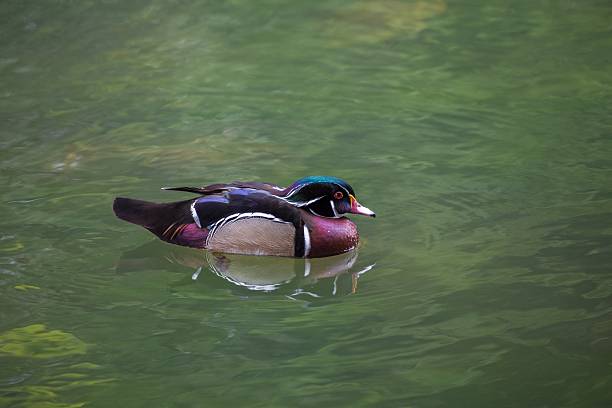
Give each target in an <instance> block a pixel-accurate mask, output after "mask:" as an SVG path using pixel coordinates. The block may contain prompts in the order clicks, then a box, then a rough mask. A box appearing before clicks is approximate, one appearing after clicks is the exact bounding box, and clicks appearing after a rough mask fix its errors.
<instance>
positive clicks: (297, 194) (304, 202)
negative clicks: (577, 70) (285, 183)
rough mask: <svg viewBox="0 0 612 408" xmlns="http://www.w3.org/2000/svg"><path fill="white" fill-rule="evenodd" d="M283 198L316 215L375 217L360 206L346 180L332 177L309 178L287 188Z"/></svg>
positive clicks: (371, 212) (329, 216)
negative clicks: (349, 214)
mask: <svg viewBox="0 0 612 408" xmlns="http://www.w3.org/2000/svg"><path fill="white" fill-rule="evenodd" d="M282 196H283V198H285V199H286V200H287V201H288V202H290V203H291V204H293V205H295V206H296V207H300V208H303V209H305V210H307V211H309V212H311V213H312V214H314V215H318V216H320V217H328V218H339V217H341V216H342V215H343V214H346V213H351V214H361V215H367V216H370V217H375V216H376V214H374V212H373V211H371V210H369V209H368V208H366V207H364V206H362V205H361V204H359V202H358V201H357V199H356V198H355V191H354V190H353V188H352V187H351V186H350V185H349V184H348V183H347V182H346V181H344V180H342V179H339V178H337V177H331V176H308V177H304V178H301V179H299V180H297V181H296V182H294V183H293V184H292V185H290V186H289V187H287V188H286V189H285V191H284V192H283V195H282Z"/></svg>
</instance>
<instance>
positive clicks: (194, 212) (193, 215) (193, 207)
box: [191, 200, 202, 228]
mask: <svg viewBox="0 0 612 408" xmlns="http://www.w3.org/2000/svg"><path fill="white" fill-rule="evenodd" d="M196 203H197V200H194V201H193V203H191V217H192V218H193V220H194V221H195V223H196V224H197V226H198V227H200V228H202V225H201V224H200V217H198V212H197V211H196V209H195V205H196Z"/></svg>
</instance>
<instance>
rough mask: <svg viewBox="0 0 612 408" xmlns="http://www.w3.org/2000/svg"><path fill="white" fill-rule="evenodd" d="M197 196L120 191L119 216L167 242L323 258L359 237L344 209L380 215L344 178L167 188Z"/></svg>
mask: <svg viewBox="0 0 612 408" xmlns="http://www.w3.org/2000/svg"><path fill="white" fill-rule="evenodd" d="M163 190H174V191H186V192H190V193H195V194H198V195H200V197H198V198H195V199H190V200H186V201H178V202H172V203H161V204H157V203H151V202H147V201H141V200H134V199H131V198H122V197H117V198H115V201H114V203H113V211H114V212H115V215H116V216H117V217H119V218H121V219H122V220H125V221H128V222H131V223H134V224H137V225H141V226H143V227H144V228H146V229H148V230H149V231H151V232H152V233H153V234H155V235H157V236H158V237H159V238H160V239H162V240H163V241H166V242H169V243H172V244H176V245H183V246H189V247H195V248H205V249H210V250H212V251H216V252H225V253H234V254H248V255H272V256H293V257H300V258H318V257H324V256H331V255H337V254H341V253H344V252H347V251H350V250H351V249H353V248H355V247H356V246H357V244H358V242H359V234H358V233H357V227H356V226H355V224H353V222H351V221H350V220H349V219H348V218H345V217H344V216H343V214H349V213H350V214H361V215H366V216H369V217H374V216H375V214H374V212H372V211H371V210H369V209H368V208H366V207H364V206H362V205H361V204H359V202H358V201H357V199H356V198H355V192H354V191H353V188H352V187H351V186H350V185H349V184H348V183H347V182H345V181H344V180H341V179H339V178H336V177H328V176H310V177H304V178H302V179H299V180H297V181H296V182H295V183H293V184H291V185H290V186H289V187H287V188H282V187H279V186H276V185H273V184H270V183H260V182H232V183H228V184H212V185H209V186H205V187H165V188H163Z"/></svg>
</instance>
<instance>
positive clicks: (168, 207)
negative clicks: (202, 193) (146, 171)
mask: <svg viewBox="0 0 612 408" xmlns="http://www.w3.org/2000/svg"><path fill="white" fill-rule="evenodd" d="M189 204H190V201H179V202H174V203H163V204H158V203H152V202H149V201H143V200H135V199H132V198H124V197H117V198H115V201H114V202H113V211H114V212H115V215H116V216H117V217H118V218H121V219H122V220H124V221H127V222H131V223H132V224H136V225H140V226H142V227H145V228H146V229H148V230H150V231H151V232H153V233H155V234H159V233H161V232H163V231H164V230H165V229H166V228H168V226H170V225H171V224H173V223H177V224H178V223H189V222H193V219H192V218H191V215H190V214H191V213H190V210H189Z"/></svg>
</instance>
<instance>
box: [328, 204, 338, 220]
mask: <svg viewBox="0 0 612 408" xmlns="http://www.w3.org/2000/svg"><path fill="white" fill-rule="evenodd" d="M329 205H331V209H332V211H333V212H334V218H340V216H339V215H338V211H336V206H335V205H334V200H329Z"/></svg>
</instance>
